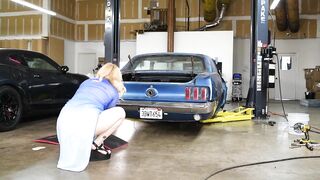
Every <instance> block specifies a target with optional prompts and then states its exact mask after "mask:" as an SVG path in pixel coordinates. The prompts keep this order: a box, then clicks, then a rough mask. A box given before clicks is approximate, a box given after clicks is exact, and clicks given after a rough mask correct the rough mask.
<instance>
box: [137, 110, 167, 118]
mask: <svg viewBox="0 0 320 180" xmlns="http://www.w3.org/2000/svg"><path fill="white" fill-rule="evenodd" d="M140 118H141V119H162V109H160V108H140Z"/></svg>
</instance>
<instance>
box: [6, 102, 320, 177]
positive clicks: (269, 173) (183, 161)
mask: <svg viewBox="0 0 320 180" xmlns="http://www.w3.org/2000/svg"><path fill="white" fill-rule="evenodd" d="M231 106H236V104H232V105H230V104H229V105H228V106H227V107H226V108H227V109H231ZM285 106H286V110H287V112H289V113H290V112H301V113H302V112H306V113H309V114H310V119H311V120H310V124H311V125H314V126H317V127H320V109H319V108H306V107H303V106H300V105H299V103H298V102H297V101H295V102H287V103H286V104H285ZM270 109H271V111H272V112H274V113H281V104H280V103H277V102H273V103H271V104H270ZM270 120H273V121H276V122H277V124H276V125H275V126H270V125H267V124H266V123H265V122H264V121H242V122H233V123H217V124H209V125H199V124H197V125H196V124H181V123H180V124H176V123H145V122H137V121H129V120H128V121H126V122H125V123H124V124H123V125H122V126H121V128H120V129H119V130H118V131H117V135H118V136H119V137H121V138H123V139H125V140H128V141H129V146H128V147H127V148H126V149H123V150H120V151H118V152H116V153H113V154H112V158H111V159H110V160H108V161H101V162H91V163H90V164H89V166H88V167H87V169H86V170H85V171H84V172H81V173H72V172H67V171H62V170H59V169H57V168H56V163H57V159H58V153H59V146H57V145H48V144H41V143H34V142H32V140H34V139H37V138H41V137H45V136H49V135H53V134H55V122H56V117H50V118H44V119H40V120H36V121H28V122H25V123H21V124H20V126H19V127H18V128H17V129H16V130H14V131H11V132H5V133H0V139H1V141H0V156H1V159H0V179H32V180H35V179H41V180H43V179H68V180H73V179H77V180H79V179H80V180H81V179H112V180H118V179H119V180H123V179H130V180H131V179H139V180H144V179H145V180H149V179H153V180H158V179H159V180H160V179H166V180H167V179H183V180H185V179H192V180H193V179H195V180H198V179H199V180H201V179H205V178H206V177H207V176H209V175H210V174H211V173H213V172H215V171H218V170H221V169H223V168H227V167H230V166H235V165H241V164H245V163H253V162H259V161H267V160H275V159H282V158H289V157H296V156H312V155H313V156H314V155H320V150H314V151H309V150H308V149H306V148H305V147H301V148H295V149H290V148H289V146H290V144H291V142H292V141H293V140H294V139H297V138H299V136H293V135H288V133H287V131H288V128H287V122H286V121H285V120H284V119H283V118H282V117H280V116H271V117H270ZM311 139H314V140H319V141H320V136H319V135H317V134H313V133H312V134H311ZM37 146H44V147H46V148H45V149H42V150H39V151H33V150H32V148H33V147H37ZM75 151H76V149H75ZM319 167H320V159H306V160H294V161H286V162H279V163H273V164H264V165H258V166H251V167H243V168H239V169H234V170H230V171H226V172H222V173H220V174H218V175H216V176H214V177H212V178H210V179H290V180H291V179H299V180H300V179H319V177H320V171H319Z"/></svg>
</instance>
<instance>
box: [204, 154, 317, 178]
mask: <svg viewBox="0 0 320 180" xmlns="http://www.w3.org/2000/svg"><path fill="white" fill-rule="evenodd" d="M312 158H320V156H300V157H292V158H285V159H277V160H271V161H261V162H256V163H249V164H242V165H238V166H232V167H228V168H225V169H221V170H219V171H216V172H214V173H212V174H211V175H210V176H208V177H206V178H205V180H207V179H209V178H211V177H213V176H215V175H217V174H219V173H222V172H225V171H228V170H232V169H236V168H241V167H247V166H255V165H260V164H269V163H276V162H283V161H291V160H297V159H312Z"/></svg>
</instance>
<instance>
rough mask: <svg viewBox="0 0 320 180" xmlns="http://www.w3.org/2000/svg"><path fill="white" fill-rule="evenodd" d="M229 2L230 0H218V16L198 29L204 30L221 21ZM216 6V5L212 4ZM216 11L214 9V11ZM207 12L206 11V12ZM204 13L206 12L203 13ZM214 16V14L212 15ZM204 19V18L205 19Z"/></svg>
mask: <svg viewBox="0 0 320 180" xmlns="http://www.w3.org/2000/svg"><path fill="white" fill-rule="evenodd" d="M229 4H230V0H219V1H218V9H219V11H220V12H219V17H218V18H216V20H215V21H214V22H212V23H210V24H206V25H204V26H203V27H201V28H199V29H198V30H199V31H205V30H206V29H208V28H213V27H216V26H218V25H219V24H220V22H221V21H222V19H223V17H224V14H225V12H226V10H227V8H228V5H229ZM205 5H206V4H205ZM214 7H216V6H214ZM214 12H216V11H214ZM207 14H208V13H207ZM205 15H206V14H205ZM214 17H215V16H214ZM205 20H206V19H205Z"/></svg>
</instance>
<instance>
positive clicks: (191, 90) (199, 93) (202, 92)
mask: <svg viewBox="0 0 320 180" xmlns="http://www.w3.org/2000/svg"><path fill="white" fill-rule="evenodd" d="M207 98H208V88H206V87H186V88H185V99H186V100H194V101H198V100H201V101H205V100H207Z"/></svg>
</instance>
